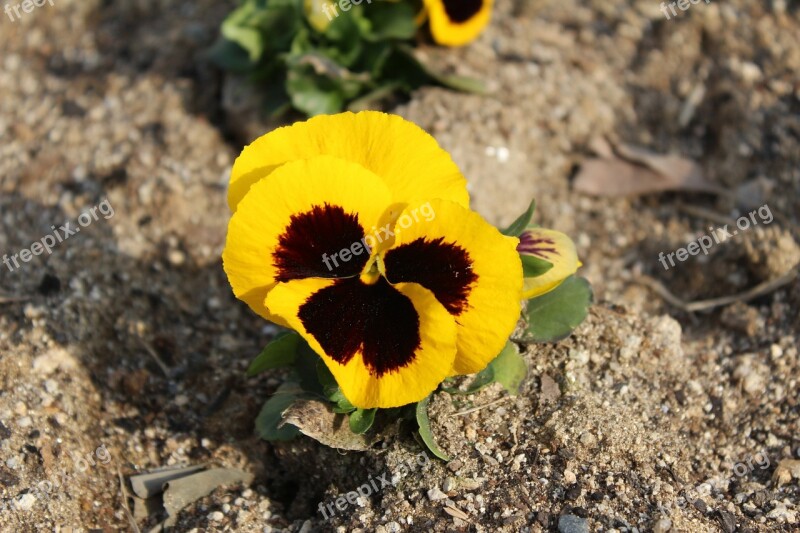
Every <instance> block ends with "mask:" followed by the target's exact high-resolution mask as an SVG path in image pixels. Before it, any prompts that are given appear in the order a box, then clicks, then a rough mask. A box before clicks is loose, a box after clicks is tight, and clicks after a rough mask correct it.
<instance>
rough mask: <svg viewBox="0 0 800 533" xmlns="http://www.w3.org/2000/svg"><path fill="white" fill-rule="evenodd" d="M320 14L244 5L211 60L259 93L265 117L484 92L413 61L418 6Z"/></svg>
mask: <svg viewBox="0 0 800 533" xmlns="http://www.w3.org/2000/svg"><path fill="white" fill-rule="evenodd" d="M324 6H329V4H328V3H327V2H326V1H325V0H242V2H241V5H240V6H239V7H238V8H236V9H235V10H234V11H233V12H232V13H231V14H230V15H228V17H227V18H226V19H225V21H224V22H223V24H222V28H221V36H220V38H219V40H218V41H217V43H216V44H215V45H214V46H213V47H212V48H211V50H210V51H209V54H210V58H211V59H212V61H213V62H214V63H215V64H217V65H218V66H220V67H221V68H223V69H225V70H228V71H230V72H233V73H239V74H246V75H248V76H249V77H250V78H251V81H252V82H254V83H256V84H257V85H258V86H259V87H261V88H262V90H263V91H264V92H265V102H266V112H267V113H268V114H269V115H271V116H280V115H282V114H283V113H285V112H287V111H289V110H290V109H292V108H294V109H296V110H298V111H301V112H302V113H304V114H306V115H308V116H314V115H320V114H333V113H338V112H340V111H342V110H345V109H347V110H352V111H358V110H362V109H367V108H369V107H373V106H375V104H376V103H377V102H378V101H380V100H384V99H386V98H389V97H392V96H396V95H400V94H408V93H410V92H411V91H413V90H415V89H417V88H419V87H421V86H423V85H431V84H438V85H443V86H447V87H451V88H454V89H457V90H463V91H470V92H483V87H482V85H481V84H480V83H478V82H477V81H475V80H471V79H467V78H463V77H458V76H449V75H443V74H441V73H437V72H435V71H434V70H432V69H431V68H430V67H429V66H427V65H425V64H424V63H423V62H422V61H420V60H419V58H418V57H416V56H415V54H414V50H413V44H414V42H413V39H414V36H415V34H416V32H417V20H418V19H417V15H418V13H420V12H421V10H422V4H421V2H418V1H417V2H413V1H412V2H409V1H391V0H372V1H371V2H370V3H369V4H364V3H362V4H360V5H352V7H351V9H349V10H348V11H346V12H342V11H339V12H338V15H337V16H331V17H330V20H329V17H328V16H327V15H326V14H325V11H323V7H324ZM328 13H329V14H330V13H331V11H328Z"/></svg>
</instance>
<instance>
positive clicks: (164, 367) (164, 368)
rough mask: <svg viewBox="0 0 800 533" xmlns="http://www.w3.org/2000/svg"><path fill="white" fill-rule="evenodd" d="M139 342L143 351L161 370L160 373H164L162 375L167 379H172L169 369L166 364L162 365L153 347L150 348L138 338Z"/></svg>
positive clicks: (162, 362)
mask: <svg viewBox="0 0 800 533" xmlns="http://www.w3.org/2000/svg"><path fill="white" fill-rule="evenodd" d="M139 342H140V343H141V345H142V347H143V348H144V349H145V351H146V352H147V353H149V354H150V356H151V357H152V358H153V359H155V361H156V364H157V365H158V367H159V368H160V369H161V371H162V372H164V375H165V376H167V378H172V372H171V371H170V369H169V367H168V366H167V365H166V363H164V361H163V360H162V359H161V357H159V355H158V353H157V352H156V351H155V350H154V349H153V347H152V346H150V344H149V343H148V342H146V341H145V340H144V339H142V338H141V337H139Z"/></svg>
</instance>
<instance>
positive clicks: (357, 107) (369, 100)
mask: <svg viewBox="0 0 800 533" xmlns="http://www.w3.org/2000/svg"><path fill="white" fill-rule="evenodd" d="M399 88H400V84H399V83H397V82H391V83H388V84H386V85H384V86H382V87H379V88H377V89H375V90H374V91H370V92H368V93H367V94H365V95H364V96H361V97H359V98H356V99H355V100H353V101H352V102H350V104H348V106H347V110H348V111H353V112H358V111H364V110H365V109H374V108H375V107H376V106H377V104H378V103H379V102H380V101H381V100H383V99H385V98H388V97H390V96H392V95H393V94H394V93H395V92H396V91H397V90H398V89H399Z"/></svg>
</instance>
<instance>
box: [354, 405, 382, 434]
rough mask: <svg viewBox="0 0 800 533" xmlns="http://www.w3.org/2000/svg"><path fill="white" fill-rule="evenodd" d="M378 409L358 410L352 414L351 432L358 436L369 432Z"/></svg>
mask: <svg viewBox="0 0 800 533" xmlns="http://www.w3.org/2000/svg"><path fill="white" fill-rule="evenodd" d="M377 412H378V410H377V409H356V410H355V411H353V412H352V413H350V431H352V432H353V433H355V434H356V435H361V434H363V433H366V432H367V431H369V428H371V427H372V423H373V422H375V413H377Z"/></svg>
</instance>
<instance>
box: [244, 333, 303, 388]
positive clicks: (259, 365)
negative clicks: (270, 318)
mask: <svg viewBox="0 0 800 533" xmlns="http://www.w3.org/2000/svg"><path fill="white" fill-rule="evenodd" d="M299 342H300V335H298V334H297V333H296V332H294V331H288V332H285V333H282V334H280V335H278V336H277V337H275V339H273V340H272V342H270V343H269V344H268V345H267V347H266V348H264V350H263V351H262V352H261V353H260V354H258V357H256V358H255V359H253V362H252V363H250V367H249V368H248V369H247V376H248V377H253V376H255V375H257V374H260V373H261V372H263V371H265V370H270V369H272V368H280V367H282V366H289V365H291V364H292V363H294V360H295V357H296V356H297V348H298V346H299Z"/></svg>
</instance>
